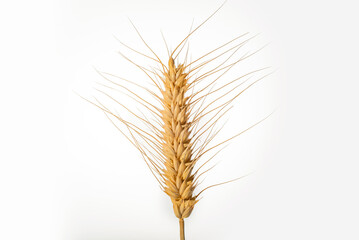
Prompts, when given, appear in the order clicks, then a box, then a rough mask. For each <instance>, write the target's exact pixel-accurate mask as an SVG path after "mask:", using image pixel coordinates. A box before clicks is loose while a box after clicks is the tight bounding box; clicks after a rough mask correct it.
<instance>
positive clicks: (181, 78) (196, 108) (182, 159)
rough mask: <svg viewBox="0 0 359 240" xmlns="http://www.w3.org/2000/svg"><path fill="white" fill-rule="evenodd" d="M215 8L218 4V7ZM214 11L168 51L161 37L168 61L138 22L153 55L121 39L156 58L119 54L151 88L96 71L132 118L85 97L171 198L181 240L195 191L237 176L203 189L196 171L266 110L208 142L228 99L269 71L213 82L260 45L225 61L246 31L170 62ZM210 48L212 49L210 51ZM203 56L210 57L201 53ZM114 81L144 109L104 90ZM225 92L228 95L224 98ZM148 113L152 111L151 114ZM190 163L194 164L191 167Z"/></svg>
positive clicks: (239, 45)
mask: <svg viewBox="0 0 359 240" xmlns="http://www.w3.org/2000/svg"><path fill="white" fill-rule="evenodd" d="M219 9H220V8H219ZM219 9H217V11H218V10H219ZM217 11H215V12H214V13H213V14H212V15H211V16H210V17H209V18H207V19H206V20H205V21H204V22H202V23H201V24H200V25H199V26H198V27H197V28H195V29H194V30H193V31H190V33H189V34H188V35H187V36H186V37H185V38H184V39H183V40H182V41H181V42H180V44H178V45H177V47H176V48H175V49H174V50H173V51H172V52H171V53H170V51H169V50H168V47H167V43H166V42H165V43H166V47H167V51H168V52H169V58H168V63H167V64H164V63H163V62H162V61H161V59H160V58H159V57H158V55H157V54H156V53H155V52H154V51H153V50H152V49H151V48H150V47H149V45H148V44H147V43H146V42H145V40H144V39H143V38H142V36H141V34H140V33H139V31H138V30H137V28H136V27H135V26H134V25H133V27H134V29H135V30H136V32H137V33H138V35H139V37H140V38H141V40H142V41H143V43H144V44H145V46H146V47H147V48H148V49H149V50H150V51H151V53H152V54H153V57H151V56H148V55H146V54H143V53H141V52H139V51H137V50H135V49H133V48H132V47H130V46H128V45H126V44H124V43H122V42H121V44H122V45H123V46H125V47H126V48H127V49H129V50H131V51H133V52H135V53H137V54H140V55H142V56H144V57H146V58H148V59H150V60H151V61H155V62H156V63H157V64H159V68H158V69H147V68H145V67H142V66H140V65H138V64H137V63H135V62H134V61H132V60H131V59H129V58H128V57H127V56H126V55H125V54H123V53H120V54H121V55H122V56H123V57H124V58H125V59H126V60H128V61H129V62H130V63H132V64H133V65H134V66H135V67H137V68H138V69H140V70H141V71H142V72H143V73H144V74H145V75H146V76H147V77H148V78H149V79H150V80H151V82H152V84H153V85H154V86H155V89H153V90H150V89H149V88H146V87H144V86H142V85H140V84H138V83H136V82H135V81H131V80H128V79H125V78H122V77H119V76H115V75H112V74H109V73H105V72H100V71H98V73H99V74H100V75H101V76H102V77H103V78H104V79H105V80H106V81H107V83H108V84H110V85H107V84H103V83H100V85H101V86H102V87H105V88H106V90H107V91H105V90H101V89H97V90H98V91H99V92H100V93H101V94H102V95H104V96H106V97H107V98H108V99H110V100H111V101H113V102H115V103H116V104H118V105H119V106H120V107H121V108H123V109H125V110H127V112H128V113H130V115H132V116H133V117H134V118H135V121H130V120H126V119H124V118H123V117H122V116H121V115H120V114H119V113H117V112H115V111H113V110H111V109H110V108H108V107H106V106H105V104H103V103H102V102H100V101H99V100H98V99H97V98H95V100H94V101H90V100H87V99H85V100H87V101H89V102H90V103H92V104H94V105H95V106H97V107H98V108H100V109H101V110H102V111H103V112H104V113H105V114H106V116H107V117H108V119H109V120H110V121H111V122H112V123H113V124H114V126H115V127H116V128H117V129H118V130H119V131H120V132H121V133H122V134H123V135H124V136H125V137H126V138H127V139H128V141H130V142H131V143H132V144H133V145H134V146H135V147H136V148H137V149H138V150H139V152H140V154H141V156H142V158H143V159H144V161H145V163H146V164H147V166H148V167H149V169H150V171H151V172H152V174H153V176H154V177H155V178H156V180H157V181H158V183H159V185H160V187H161V189H162V190H163V192H165V193H166V194H167V195H168V196H169V197H170V199H171V202H172V205H173V211H174V214H175V216H176V217H177V218H178V219H179V223H180V238H181V240H184V218H187V217H189V216H190V215H191V213H192V211H193V209H194V206H195V205H196V203H197V202H198V201H199V200H198V197H199V196H200V195H201V194H202V193H203V192H204V191H205V190H207V189H209V188H211V187H214V186H218V185H221V184H225V183H228V182H231V181H234V180H237V179H239V178H237V179H233V180H230V181H226V182H222V183H218V184H215V185H212V186H208V187H206V188H204V189H202V190H198V186H199V182H198V181H199V179H200V177H201V176H202V175H203V174H205V173H206V172H208V171H209V170H211V169H212V168H213V167H214V166H212V167H210V168H208V169H206V170H202V169H203V167H204V166H205V165H206V164H207V163H208V162H210V160H211V159H213V158H214V157H215V156H216V154H218V152H219V151H220V150H221V149H220V150H217V149H218V148H219V147H220V146H222V145H223V144H225V143H227V142H229V141H231V140H232V139H234V138H236V137H238V136H239V135H241V134H242V133H244V132H246V131H247V130H249V129H250V128H252V127H254V126H255V125H257V124H258V123H260V122H262V121H263V120H264V119H266V118H267V117H268V116H267V117H266V118H264V119H262V120H261V121H259V122H257V123H256V124H254V125H252V126H250V127H249V128H247V129H245V130H244V131H241V132H239V133H238V134H235V135H233V136H232V137H230V138H228V139H226V140H224V141H222V142H219V143H216V144H214V145H212V146H210V144H211V143H212V141H213V139H214V138H215V137H216V136H217V134H218V133H219V132H220V131H221V128H219V129H216V126H217V123H218V122H219V120H220V119H221V118H222V117H223V116H224V115H225V114H227V113H228V111H229V110H230V109H231V107H232V106H231V104H232V102H233V101H234V100H235V99H237V98H238V97H239V96H240V95H241V94H242V93H243V92H245V91H246V90H247V89H249V88H250V87H251V86H253V85H254V84H256V83H257V82H259V81H260V80H262V79H263V78H264V77H266V76H268V74H265V75H262V76H261V77H259V78H257V79H256V80H254V81H252V82H250V84H248V85H247V86H245V84H246V83H247V82H248V81H250V79H251V77H253V76H254V75H255V74H257V73H260V72H262V71H263V70H265V69H267V68H262V69H257V70H254V71H251V72H249V73H247V74H244V75H242V76H240V77H238V78H236V79H233V80H231V81H229V82H225V83H224V84H222V85H221V86H220V87H217V88H215V87H214V85H215V83H216V82H217V81H218V79H220V78H222V77H223V76H224V75H225V74H226V73H227V72H228V71H229V70H230V69H232V68H233V67H234V66H235V65H237V64H238V63H240V62H242V61H244V60H245V59H247V58H248V57H250V56H252V55H253V54H255V53H256V52H258V51H259V50H258V51H254V52H252V53H247V54H244V55H242V56H241V57H240V58H237V60H235V61H233V62H232V63H229V64H228V63H227V62H228V61H230V60H231V59H232V57H233V56H234V55H235V53H236V52H237V51H238V50H240V49H241V48H242V47H243V46H244V45H245V44H246V43H247V42H248V41H250V40H251V39H253V38H254V37H255V36H254V37H249V38H247V39H245V40H243V41H241V42H239V43H238V40H241V39H243V38H244V37H246V36H247V33H245V34H242V35H240V36H238V37H236V38H234V39H232V40H230V41H228V42H227V43H225V44H222V45H221V46H219V47H217V48H215V49H214V50H211V51H209V52H208V53H206V54H204V55H202V56H201V57H199V58H197V59H196V60H194V61H191V62H189V63H187V55H188V48H187V52H186V56H185V58H184V60H183V61H180V63H178V64H176V63H175V61H176V58H177V57H178V56H179V54H180V53H181V52H182V50H183V49H184V46H185V44H186V42H187V40H188V38H189V37H190V36H191V35H192V34H193V33H194V32H195V31H197V30H198V29H199V28H200V27H201V26H202V25H203V24H204V23H205V22H207V21H208V19H210V18H211V17H212V16H213V15H214V14H215V13H216V12H217ZM131 23H132V22H131ZM132 24H133V23H132ZM234 43H235V44H234ZM230 44H234V46H231V47H228V46H230ZM226 47H227V48H228V49H227V50H224V51H223V50H222V49H224V48H226ZM221 50H222V52H219V53H218V51H221ZM214 54H216V55H215V56H213V55H214ZM226 54H229V56H226ZM207 57H210V58H209V59H206V58H207ZM220 57H225V59H224V60H223V61H221V63H220V64H218V65H216V66H215V67H213V68H211V69H210V70H206V71H204V72H203V71H202V70H203V68H204V67H206V66H208V64H209V63H211V62H213V61H214V60H216V59H219V58H220ZM201 61H202V62H201ZM216 74H218V75H216ZM212 76H215V77H214V79H212V80H211V81H210V80H209V79H210V77H212ZM113 78H116V80H113ZM117 80H119V81H120V82H119V81H117ZM205 80H206V81H208V82H206V84H205V85H204V86H202V87H199V88H198V86H199V83H201V82H203V81H205ZM240 81H242V82H240ZM121 82H126V83H128V84H130V85H131V86H133V87H137V88H141V89H142V90H145V91H146V92H147V93H148V94H149V97H148V98H147V97H143V96H140V95H139V94H137V93H136V90H132V89H131V87H129V86H125V85H124V84H122V83H121ZM238 82H239V83H238ZM237 83H238V84H237ZM235 84H237V85H235ZM115 87H119V88H121V89H122V90H124V94H125V95H126V96H128V97H130V98H131V99H132V100H134V101H136V102H137V103H138V104H139V105H140V106H143V107H144V108H145V109H143V111H142V112H145V111H146V112H147V113H146V114H145V113H142V112H140V113H136V112H134V111H133V110H131V109H129V108H128V107H126V106H125V105H124V104H123V103H121V102H120V101H118V100H117V99H116V98H115V97H113V96H112V95H111V94H109V93H108V90H111V91H118V89H116V88H115ZM221 92H222V94H220V96H219V97H216V98H215V99H213V100H212V101H211V102H209V103H207V104H205V102H206V100H208V98H210V97H211V96H212V94H215V93H221ZM122 93H123V92H122ZM230 94H232V95H230ZM227 96H231V97H230V98H229V99H228V98H227V99H226V97H227ZM151 98H152V99H154V100H156V101H157V105H156V103H154V102H151V101H150V100H149V99H151ZM158 103H159V105H158ZM216 103H218V104H216ZM212 106H213V107H212ZM211 107H212V108H211ZM141 113H142V115H141ZM149 117H151V119H150V118H149ZM116 121H117V123H116ZM135 122H141V123H142V124H143V126H139V125H137V124H135ZM118 123H120V124H118ZM120 125H121V126H120ZM213 150H217V151H215V152H214V154H212V155H211V156H209V157H208V159H207V160H206V161H204V162H202V163H201V164H199V161H200V160H201V159H203V158H204V156H207V154H208V153H210V152H212V151H213ZM195 167H197V168H196V169H195ZM195 192H197V193H195Z"/></svg>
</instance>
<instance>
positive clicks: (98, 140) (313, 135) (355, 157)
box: [0, 0, 359, 240]
mask: <svg viewBox="0 0 359 240" xmlns="http://www.w3.org/2000/svg"><path fill="white" fill-rule="evenodd" d="M221 3H222V2H221V1H210V2H209V1H187V0H185V1H109V0H105V1H84V0H82V1H80V0H72V1H70V0H68V1H17V2H16V1H12V2H10V1H7V2H4V1H3V2H1V3H0V31H1V32H0V69H1V70H0V81H1V85H0V106H1V108H0V110H1V118H0V123H1V124H0V161H1V162H0V239H4V240H13V239H14V240H15V239H16V240H20V239H21V240H22V239H28V240H30V239H36V240H45V239H46V240H49V239H51V240H57V239H63V240H65V239H66V240H115V239H178V223H177V219H176V218H175V217H174V215H173V213H172V209H171V204H170V201H169V199H168V197H167V196H166V195H164V194H163V193H161V191H160V190H159V188H158V186H157V184H156V181H155V179H154V178H153V177H152V176H151V174H150V172H149V171H148V170H147V169H146V166H145V164H144V162H143V161H142V160H141V159H140V157H139V154H138V153H137V152H136V150H135V149H134V148H133V147H132V146H131V145H130V144H129V143H127V142H126V139H125V138H124V137H122V136H121V135H120V133H119V132H117V131H116V129H115V128H114V127H113V126H112V125H111V124H110V122H109V121H108V120H107V119H106V118H105V116H104V115H103V114H102V113H101V111H99V110H98V109H96V108H94V107H93V106H90V104H88V103H86V102H85V101H83V100H82V99H80V98H79V97H78V96H76V95H75V94H74V91H76V92H79V93H81V94H82V95H84V96H86V97H91V96H92V92H91V89H93V86H94V85H95V84H94V83H95V82H96V81H98V80H100V76H99V75H97V74H96V72H95V71H94V69H93V66H95V67H98V68H100V69H101V70H108V71H109V72H114V73H120V74H121V75H123V76H132V74H134V73H133V72H134V71H136V72H137V71H138V70H136V69H135V68H132V67H131V66H130V65H129V64H127V65H123V63H125V62H124V61H123V60H121V57H120V56H119V55H118V54H117V53H116V52H117V51H118V50H119V49H121V46H120V44H119V43H118V42H117V41H116V40H115V38H113V36H112V35H115V36H116V37H118V38H120V39H121V40H123V41H124V42H126V43H128V44H130V45H131V46H134V47H138V49H141V50H143V51H146V49H145V48H144V46H143V45H142V44H141V42H140V41H139V40H138V37H137V36H136V34H135V32H134V30H133V29H132V28H131V26H130V23H129V21H128V20H127V17H130V18H131V19H132V20H133V21H134V22H135V23H136V25H137V26H138V27H139V28H140V30H141V33H143V35H144V36H145V37H146V40H148V42H149V43H150V44H151V46H153V48H154V49H157V50H158V51H159V52H160V53H161V54H162V55H161V56H165V55H164V54H163V53H164V51H163V50H164V44H163V42H161V41H162V40H161V37H160V36H161V35H160V29H162V30H163V31H164V33H165V35H166V36H167V37H168V42H169V43H171V44H170V45H171V46H172V47H173V46H174V45H175V44H176V43H178V41H179V40H180V39H181V38H183V36H184V35H185V34H186V33H187V32H188V30H189V27H190V25H191V22H192V19H193V18H194V24H195V26H196V24H198V23H199V22H201V21H202V20H203V19H205V18H206V17H207V16H208V15H209V14H211V13H212V12H213V11H214V10H215V9H216V8H217V7H218V6H219V5H220V4H221ZM358 21H359V19H358V17H357V6H356V4H355V1H338V2H336V1H258V0H255V1H234V0H230V1H228V2H227V3H226V4H225V6H224V7H223V8H222V9H221V10H220V12H219V13H218V14H217V15H216V16H215V17H214V18H212V19H211V20H210V21H209V22H208V23H207V24H206V25H205V26H204V27H203V28H202V29H201V30H200V32H198V34H197V35H194V37H193V47H194V48H193V56H198V55H199V54H200V53H203V52H204V51H205V50H210V49H212V48H213V47H214V46H218V44H220V43H222V42H224V41H225V40H229V39H231V38H233V37H235V36H237V35H238V34H241V33H244V32H247V31H249V32H251V33H253V34H256V33H261V35H260V36H259V37H258V39H257V40H255V41H254V42H253V45H251V46H252V47H253V48H252V49H255V48H258V47H260V46H262V45H263V43H267V42H271V44H270V45H268V46H267V47H266V48H265V49H264V50H263V51H262V52H261V53H260V54H258V55H257V56H256V57H255V58H253V61H252V62H251V64H254V65H255V67H262V66H267V65H271V66H273V67H274V69H277V71H276V73H275V74H273V75H272V76H270V77H269V78H267V80H266V81H264V82H263V83H261V84H259V85H258V86H257V87H255V88H253V89H252V90H250V91H249V92H248V93H246V94H244V96H243V98H240V99H238V101H237V102H236V104H235V105H236V107H235V108H234V111H233V113H232V114H231V117H232V118H231V121H229V122H228V123H227V125H226V129H227V130H224V132H223V134H224V135H226V134H230V133H233V132H238V131H241V130H243V129H245V128H246V127H248V126H249V125H250V124H251V123H254V122H255V121H256V120H258V119H260V118H261V117H263V116H265V115H266V114H267V113H268V112H270V111H271V109H274V108H276V107H277V106H278V110H277V111H276V113H275V114H274V115H273V116H272V117H271V118H269V119H268V120H267V121H266V122H264V123H263V124H261V125H260V126H258V127H256V128H255V129H252V130H251V131H250V132H248V133H246V134H244V135H242V136H241V137H240V138H238V139H236V140H235V141H233V142H232V144H231V145H230V146H229V147H228V148H227V149H226V150H225V151H224V152H223V153H222V154H220V155H218V158H217V159H216V161H218V160H223V161H222V162H221V163H220V164H219V165H218V168H217V169H216V170H214V171H213V172H211V173H210V174H209V175H208V177H207V178H206V180H205V181H204V183H203V184H205V185H208V184H213V183H216V182H218V181H223V180H227V179H231V178H234V177H237V176H240V175H243V174H246V173H248V172H249V171H252V170H256V171H255V173H254V174H252V175H250V176H248V177H246V178H244V179H242V180H240V181H238V182H236V183H231V184H228V185H224V186H222V187H218V188H215V189H212V190H209V191H208V192H207V193H206V194H205V195H204V198H203V199H202V200H201V201H200V203H199V204H198V206H197V207H196V208H195V210H194V211H193V213H192V215H191V216H190V218H189V219H188V220H187V221H186V235H187V238H188V239H248V240H249V239H308V240H309V239H348V240H349V239H358V238H359V231H358V224H359V217H358V216H359V207H358V202H359V194H358V183H359V177H358V176H359V174H358V172H359V168H358V166H359V163H358V162H359V154H358V145H359V144H358V143H359V141H358V134H359V131H358V130H359V128H358V122H359V119H358V102H359V97H358V94H357V92H358V90H359V84H358V81H359V78H358V73H357V68H358V54H359V51H358V49H359V48H358V42H359V37H358V31H357V22H358ZM191 41H192V39H191ZM200 42H201V43H200ZM161 51H162V52H161ZM196 54H197V55H196ZM137 57H138V56H137ZM234 73H235V72H234ZM138 81H146V79H145V77H144V76H142V78H141V79H139V80H138ZM126 104H127V103H126ZM129 104H130V103H129Z"/></svg>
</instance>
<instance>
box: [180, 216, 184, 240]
mask: <svg viewBox="0 0 359 240" xmlns="http://www.w3.org/2000/svg"><path fill="white" fill-rule="evenodd" d="M179 224H180V240H185V237H184V220H183V218H180V220H179Z"/></svg>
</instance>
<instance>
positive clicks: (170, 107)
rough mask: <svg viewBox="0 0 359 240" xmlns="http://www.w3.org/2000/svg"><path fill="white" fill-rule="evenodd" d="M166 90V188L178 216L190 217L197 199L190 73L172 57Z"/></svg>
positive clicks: (165, 74)
mask: <svg viewBox="0 0 359 240" xmlns="http://www.w3.org/2000/svg"><path fill="white" fill-rule="evenodd" d="M163 75H164V76H163V80H164V89H163V91H162V102H163V106H164V107H163V110H162V119H163V127H164V131H163V140H164V141H163V142H164V144H163V153H164V157H165V168H164V170H163V175H164V183H165V186H164V192H165V193H166V194H167V195H168V196H169V197H170V198H171V201H172V203H173V210H174V213H175V215H176V217H177V218H180V219H182V218H187V217H189V215H190V214H191V212H192V210H193V207H194V205H195V204H196V203H197V200H196V197H195V196H193V191H194V188H195V185H194V182H193V181H194V175H193V174H192V170H193V167H194V162H193V159H192V142H191V138H190V127H191V123H190V122H189V119H188V118H189V103H188V101H187V100H188V98H186V93H187V90H188V78H187V76H188V74H187V73H186V72H185V66H184V65H182V64H179V65H178V66H176V65H175V63H174V60H173V58H170V59H169V61H168V70H167V71H166V72H164V74H163Z"/></svg>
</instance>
